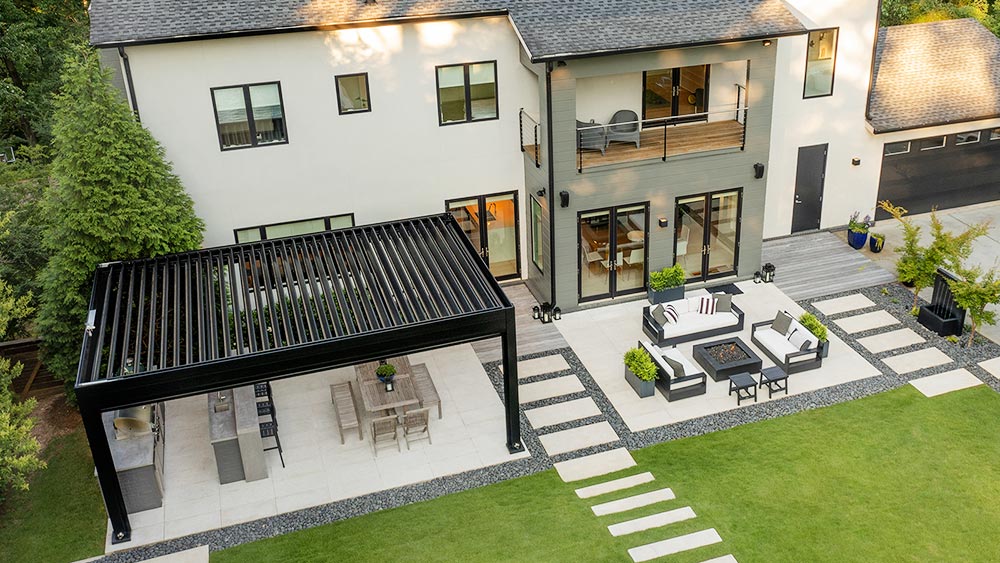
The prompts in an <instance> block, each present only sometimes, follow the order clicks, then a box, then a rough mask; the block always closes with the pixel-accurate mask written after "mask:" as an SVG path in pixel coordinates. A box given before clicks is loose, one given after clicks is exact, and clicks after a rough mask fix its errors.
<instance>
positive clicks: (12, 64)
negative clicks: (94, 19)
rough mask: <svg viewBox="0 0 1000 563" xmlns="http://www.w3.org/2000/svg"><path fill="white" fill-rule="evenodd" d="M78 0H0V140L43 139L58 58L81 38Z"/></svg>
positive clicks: (83, 24) (83, 16)
mask: <svg viewBox="0 0 1000 563" xmlns="http://www.w3.org/2000/svg"><path fill="white" fill-rule="evenodd" d="M87 28H88V23H87V5H86V2H85V1H83V0H33V1H31V0H0V123H2V124H3V125H2V129H0V141H3V142H4V144H5V145H6V144H20V143H27V144H29V145H34V144H36V143H39V142H45V141H46V140H47V139H48V137H49V127H50V123H49V122H50V119H51V115H52V99H51V98H52V93H53V92H54V91H56V90H57V89H58V86H59V70H60V67H61V66H62V60H63V58H64V57H65V56H66V54H67V53H68V51H69V49H70V48H71V47H72V46H73V45H83V44H84V43H86V40H87Z"/></svg>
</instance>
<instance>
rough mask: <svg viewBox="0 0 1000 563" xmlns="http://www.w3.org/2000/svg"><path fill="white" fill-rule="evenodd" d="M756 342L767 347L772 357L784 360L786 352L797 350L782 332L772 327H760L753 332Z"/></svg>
mask: <svg viewBox="0 0 1000 563" xmlns="http://www.w3.org/2000/svg"><path fill="white" fill-rule="evenodd" d="M753 334H754V337H755V338H756V339H757V342H758V343H759V344H760V345H761V346H763V347H765V348H767V349H768V351H770V352H771V354H773V355H774V357H776V358H778V359H780V360H782V361H784V360H785V356H786V355H787V354H791V353H792V352H798V351H799V349H798V348H797V347H795V346H793V345H792V343H791V342H789V341H788V338H786V337H785V335H784V334H781V333H780V332H778V331H776V330H774V329H772V328H760V329H757V330H756V331H755V332H754V333H753Z"/></svg>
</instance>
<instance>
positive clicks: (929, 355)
mask: <svg viewBox="0 0 1000 563" xmlns="http://www.w3.org/2000/svg"><path fill="white" fill-rule="evenodd" d="M882 361H883V362H885V365H887V366H889V367H890V368H892V371H894V372H896V373H898V374H900V375H905V374H907V373H912V372H915V371H919V370H922V369H925V368H932V367H936V366H943V365H945V364H950V363H951V362H952V359H951V358H950V357H949V356H948V354H945V353H944V352H942V351H941V350H938V349H937V348H926V349H924V350H917V351H916V352H907V353H906V354H900V355H898V356H892V357H891V358H886V359H884V360H882Z"/></svg>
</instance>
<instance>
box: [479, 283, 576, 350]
mask: <svg viewBox="0 0 1000 563" xmlns="http://www.w3.org/2000/svg"><path fill="white" fill-rule="evenodd" d="M503 290H504V293H506V294H507V297H510V300H511V301H512V302H513V303H514V309H515V311H516V315H517V317H516V318H517V355H518V356H524V355H526V354H535V353H538V352H547V351H549V350H558V349H559V348H565V347H567V346H569V344H567V343H566V340H564V339H563V336H562V334H560V333H559V330H558V329H556V327H555V324H556V323H549V324H542V323H541V321H536V320H535V319H532V318H531V308H532V307H533V306H535V305H538V302H537V301H535V297H534V296H533V295H531V292H530V291H528V288H527V286H525V285H524V284H523V283H518V284H513V285H506V286H504V288H503ZM472 348H473V349H474V350H475V351H476V355H477V356H479V361H480V362H482V363H484V364H485V363H489V362H497V361H500V354H501V350H500V339H499V338H490V339H489V340H480V341H478V342H473V343H472Z"/></svg>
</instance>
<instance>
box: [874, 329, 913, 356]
mask: <svg viewBox="0 0 1000 563" xmlns="http://www.w3.org/2000/svg"><path fill="white" fill-rule="evenodd" d="M923 342H926V340H924V338H923V337H922V336H920V335H919V334H917V333H916V332H913V330H911V329H909V328H901V329H899V330H894V331H891V332H883V333H881V334H876V335H875V336H866V337H865V338H859V339H858V344H861V345H862V346H864V347H865V348H867V349H868V351H869V352H872V353H873V354H878V353H879V352H888V351H889V350H895V349H896V348H905V347H906V346H912V345H913V344H921V343H923Z"/></svg>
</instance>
